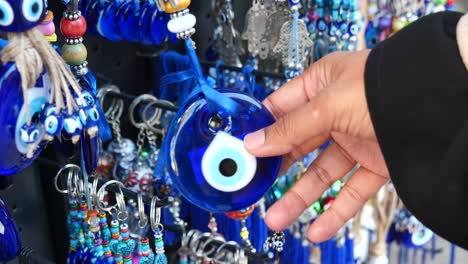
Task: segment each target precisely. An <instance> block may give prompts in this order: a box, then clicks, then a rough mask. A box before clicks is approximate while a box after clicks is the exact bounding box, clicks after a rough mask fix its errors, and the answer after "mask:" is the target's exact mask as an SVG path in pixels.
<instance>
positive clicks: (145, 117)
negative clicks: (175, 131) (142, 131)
mask: <svg viewBox="0 0 468 264" xmlns="http://www.w3.org/2000/svg"><path fill="white" fill-rule="evenodd" d="M156 104H163V105H167V106H175V105H174V104H173V103H172V102H169V101H167V100H157V101H154V102H151V103H149V104H148V105H147V106H146V107H145V108H144V110H143V121H144V122H145V124H146V125H147V127H148V129H149V130H151V131H153V132H155V133H158V134H160V135H163V134H164V133H165V131H164V129H159V128H156V127H155V125H157V124H158V123H159V122H160V120H161V117H162V114H163V109H161V108H158V107H157V106H155V105H156ZM153 108H154V109H155V111H159V112H160V115H159V117H158V118H157V119H156V118H154V119H149V118H148V112H149V110H150V109H153ZM153 117H155V116H154V115H153Z"/></svg>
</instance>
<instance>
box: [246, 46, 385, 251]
mask: <svg viewBox="0 0 468 264" xmlns="http://www.w3.org/2000/svg"><path fill="white" fill-rule="evenodd" d="M368 55H369V51H360V52H346V53H345V52H339V53H333V54H331V55H328V56H326V57H324V58H323V59H322V60H320V61H318V62H316V63H314V64H313V65H312V67H310V68H309V69H308V70H307V71H305V72H304V73H303V74H302V75H300V76H299V77H297V78H295V79H293V80H291V81H290V82H289V83H287V84H285V85H284V86H283V87H281V88H280V89H279V90H278V91H276V92H275V93H273V94H272V95H270V96H269V97H268V98H267V99H266V100H265V101H264V105H265V106H266V107H267V108H268V109H269V110H270V111H271V112H272V113H273V115H274V116H275V117H276V119H277V122H276V123H275V124H273V125H272V126H270V127H268V128H265V129H262V130H260V131H257V132H255V133H252V134H249V135H247V136H246V138H245V141H244V143H245V147H246V148H247V150H248V151H249V152H251V153H252V154H253V155H255V156H257V157H269V156H277V155H285V158H284V161H283V169H282V172H285V171H286V170H287V168H289V167H290V166H291V165H292V164H294V162H296V161H297V160H299V159H300V158H301V157H303V156H305V155H306V154H308V153H310V152H312V151H314V150H315V149H317V148H318V147H320V146H321V145H323V144H324V143H326V142H327V141H328V140H330V139H332V140H333V143H332V144H331V145H330V146H329V147H328V148H327V149H326V150H325V151H324V152H322V153H321V154H320V155H319V157H318V158H317V159H316V160H315V161H314V162H313V163H312V165H311V166H310V167H309V168H308V169H307V171H306V172H305V173H304V175H303V176H302V177H301V179H300V180H299V181H298V182H297V183H296V184H295V185H294V186H293V187H292V188H291V189H290V190H289V191H288V192H287V193H286V194H285V195H284V196H283V197H282V198H281V199H280V200H279V201H278V202H276V203H275V204H274V205H273V206H272V207H271V208H270V209H269V210H268V212H267V215H266V223H267V225H268V226H269V227H270V228H271V229H273V230H276V231H279V230H283V229H285V228H286V227H287V226H288V225H290V224H292V223H293V222H294V221H295V220H296V219H297V218H298V217H299V216H300V215H301V214H302V213H303V211H304V210H305V209H307V208H308V207H309V206H311V205H312V204H313V203H314V202H315V201H317V200H318V199H319V198H320V197H321V195H322V194H323V193H324V192H325V191H326V190H327V189H328V188H329V187H330V185H331V184H332V183H334V182H335V181H337V180H338V179H341V178H342V177H344V176H345V175H346V174H347V173H348V172H350V171H351V170H352V168H354V167H355V166H356V164H360V168H359V169H358V170H357V172H356V173H355V174H354V175H353V176H352V177H351V178H350V179H349V181H348V182H347V183H346V184H345V186H344V187H343V189H342V190H341V192H340V194H339V195H338V197H337V198H336V200H335V202H334V203H333V204H332V205H331V207H330V208H329V209H328V210H326V211H325V212H324V213H323V214H322V215H321V216H320V217H319V218H318V219H317V220H316V221H314V223H313V224H312V225H311V227H310V228H309V231H308V237H309V239H310V240H311V241H313V242H321V241H325V240H327V239H328V238H330V237H331V236H332V235H334V234H335V233H336V232H337V231H338V230H339V229H340V228H341V227H342V226H343V225H344V224H345V223H346V222H347V221H348V220H349V219H351V218H352V217H353V216H354V215H355V214H356V213H357V212H358V211H359V210H360V209H361V208H362V207H363V206H364V204H365V203H366V202H367V201H368V200H369V199H370V198H371V197H372V196H374V194H375V193H376V192H377V191H378V190H379V189H380V188H381V187H382V186H383V185H384V184H385V183H387V182H388V180H389V172H388V169H387V166H386V164H385V161H384V158H383V155H382V152H381V150H380V147H379V144H378V142H377V138H376V135H375V132H374V128H373V125H372V122H371V118H370V114H369V110H368V107H367V101H366V96H365V87H364V70H365V63H366V60H367V57H368Z"/></svg>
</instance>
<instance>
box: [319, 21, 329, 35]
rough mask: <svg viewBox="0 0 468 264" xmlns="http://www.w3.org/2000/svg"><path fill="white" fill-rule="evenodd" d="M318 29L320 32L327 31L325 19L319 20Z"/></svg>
mask: <svg viewBox="0 0 468 264" xmlns="http://www.w3.org/2000/svg"><path fill="white" fill-rule="evenodd" d="M317 30H318V31H319V32H326V31H327V30H328V25H327V22H326V21H325V20H324V19H319V20H317Z"/></svg>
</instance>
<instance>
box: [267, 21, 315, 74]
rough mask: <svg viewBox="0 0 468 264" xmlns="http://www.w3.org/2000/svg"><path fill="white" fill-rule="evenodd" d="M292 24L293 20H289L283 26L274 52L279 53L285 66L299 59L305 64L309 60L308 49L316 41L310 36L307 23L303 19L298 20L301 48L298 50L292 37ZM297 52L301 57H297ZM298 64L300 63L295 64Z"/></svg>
mask: <svg viewBox="0 0 468 264" xmlns="http://www.w3.org/2000/svg"><path fill="white" fill-rule="evenodd" d="M292 25H293V21H292V20H289V21H287V22H286V23H284V25H283V26H282V27H281V32H280V38H279V41H278V43H277V44H276V46H275V48H274V49H273V52H275V53H277V54H278V55H279V56H280V58H281V62H282V63H283V66H285V67H289V66H290V65H289V64H290V62H296V61H299V62H300V63H301V64H302V65H303V66H304V65H305V62H306V61H307V56H306V55H307V51H308V50H310V49H311V48H312V47H313V45H314V43H313V42H312V40H311V39H310V38H309V32H308V31H307V25H306V24H305V22H304V21H303V20H301V19H299V20H298V22H297V41H298V44H299V50H298V51H297V50H296V45H295V44H294V43H291V38H292V34H293V32H292ZM290 45H292V54H291V56H292V57H290V54H289V47H290ZM296 54H299V58H296ZM294 66H298V65H294Z"/></svg>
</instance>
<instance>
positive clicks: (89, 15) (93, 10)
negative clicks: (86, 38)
mask: <svg viewBox="0 0 468 264" xmlns="http://www.w3.org/2000/svg"><path fill="white" fill-rule="evenodd" d="M104 8H105V5H104V3H103V2H102V1H93V2H92V3H91V4H90V5H88V9H87V12H86V15H85V18H86V24H87V25H88V26H87V32H88V33H91V34H95V35H97V34H99V32H98V28H97V27H98V25H99V18H100V17H101V16H102V13H103V12H104Z"/></svg>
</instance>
